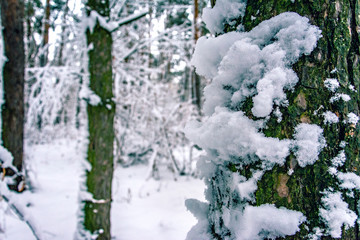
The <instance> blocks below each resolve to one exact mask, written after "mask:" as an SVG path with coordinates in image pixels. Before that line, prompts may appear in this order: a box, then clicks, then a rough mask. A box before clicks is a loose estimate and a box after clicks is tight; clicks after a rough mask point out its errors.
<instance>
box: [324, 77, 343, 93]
mask: <svg viewBox="0 0 360 240" xmlns="http://www.w3.org/2000/svg"><path fill="white" fill-rule="evenodd" d="M324 85H325V87H326V88H327V89H328V90H329V91H330V92H335V91H336V89H338V88H339V87H340V83H339V81H338V80H337V79H336V78H327V79H326V80H325V81H324Z"/></svg>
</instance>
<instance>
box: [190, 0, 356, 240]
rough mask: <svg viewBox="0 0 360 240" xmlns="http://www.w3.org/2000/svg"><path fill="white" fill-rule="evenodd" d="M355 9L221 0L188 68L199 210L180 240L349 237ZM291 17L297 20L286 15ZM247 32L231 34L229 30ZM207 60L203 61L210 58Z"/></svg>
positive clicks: (208, 15) (352, 232)
mask: <svg viewBox="0 0 360 240" xmlns="http://www.w3.org/2000/svg"><path fill="white" fill-rule="evenodd" d="M359 7H360V3H359V1H355V0H352V1H311V2H309V1H242V0H238V1H228V0H218V1H217V2H216V5H214V7H213V9H206V10H205V11H204V16H203V18H204V20H205V21H206V23H207V26H208V27H209V29H210V31H211V32H212V33H213V34H215V35H219V36H218V37H217V38H209V39H205V38H202V39H199V43H198V46H197V47H196V50H195V55H194V59H193V62H194V64H195V66H196V68H197V72H198V73H199V74H202V75H204V76H206V77H208V78H212V79H213V80H212V83H211V84H210V85H209V86H208V87H207V88H206V89H205V98H206V100H205V104H204V111H205V114H206V115H208V116H209V119H207V120H206V121H205V122H204V123H203V124H200V123H192V124H190V125H189V126H188V127H187V135H188V136H189V137H190V138H191V139H192V140H193V141H194V142H195V143H197V144H199V146H201V147H203V148H204V149H205V150H206V151H207V157H205V158H203V159H202V160H200V162H199V164H198V166H199V168H200V171H201V172H202V176H203V177H204V178H205V182H206V184H207V189H206V198H207V200H208V203H200V202H198V201H196V200H188V201H187V203H186V204H187V206H188V208H189V209H190V210H191V211H192V212H193V213H194V215H195V216H196V217H197V218H198V220H199V223H198V224H197V225H196V226H195V227H194V228H193V229H192V230H191V231H190V232H189V234H188V239H264V238H277V237H283V238H285V239H304V238H310V239H320V238H323V237H327V238H331V239H333V238H341V239H358V238H359V225H358V220H359V214H360V213H359V202H358V199H359V190H360V177H359V171H360V170H359V167H360V166H359V146H360V142H359V140H360V136H359V124H358V120H359V99H360V98H359V91H360V82H359V80H360V71H359V59H360V58H359V57H360V54H359V46H360V44H359V33H358V29H359V24H360V20H359V9H360V8H359ZM293 12H296V13H298V14H296V13H293ZM236 30H237V31H244V30H245V31H247V32H245V33H244V32H242V33H235V32H231V31H236ZM209 51H211V52H212V53H209Z"/></svg>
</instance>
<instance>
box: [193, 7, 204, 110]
mask: <svg viewBox="0 0 360 240" xmlns="http://www.w3.org/2000/svg"><path fill="white" fill-rule="evenodd" d="M193 21H194V22H193V24H194V43H196V42H197V40H198V39H199V37H200V34H201V33H200V26H199V23H198V21H199V2H198V0H194V20H193ZM191 85H192V99H193V104H195V105H196V107H197V108H198V110H199V113H201V91H202V90H201V78H200V76H199V75H198V74H197V73H196V72H195V70H193V72H192V74H191Z"/></svg>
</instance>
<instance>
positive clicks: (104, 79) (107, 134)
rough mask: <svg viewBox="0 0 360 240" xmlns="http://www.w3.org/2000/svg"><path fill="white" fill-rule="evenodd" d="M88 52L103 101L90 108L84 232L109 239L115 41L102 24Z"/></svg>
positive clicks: (97, 5) (94, 2)
mask: <svg viewBox="0 0 360 240" xmlns="http://www.w3.org/2000/svg"><path fill="white" fill-rule="evenodd" d="M87 6H88V7H89V9H90V10H96V11H97V12H98V13H99V14H100V15H102V16H104V17H108V16H109V14H110V9H109V1H103V0H89V1H88V3H87ZM87 42H88V45H90V44H93V46H94V47H93V49H92V50H90V51H89V72H90V88H91V90H92V91H93V92H94V93H96V94H97V95H98V96H99V97H100V98H101V103H99V104H98V105H97V106H92V105H90V104H89V105H88V108H87V112H88V118H89V148H88V161H89V162H90V164H91V170H90V171H89V172H88V173H87V188H88V191H89V192H90V193H92V194H93V198H94V200H93V201H89V202H86V204H85V221H84V225H85V228H86V229H88V230H89V231H90V232H91V233H93V234H98V236H97V238H96V239H110V238H111V235H110V207H111V183H112V176H113V145H114V129H113V121H114V115H115V104H114V103H113V100H112V98H113V92H112V55H111V49H112V38H111V33H110V32H108V31H107V30H105V29H103V28H102V27H101V26H100V25H99V23H97V24H96V26H95V28H94V31H93V32H92V33H91V32H90V31H88V32H87Z"/></svg>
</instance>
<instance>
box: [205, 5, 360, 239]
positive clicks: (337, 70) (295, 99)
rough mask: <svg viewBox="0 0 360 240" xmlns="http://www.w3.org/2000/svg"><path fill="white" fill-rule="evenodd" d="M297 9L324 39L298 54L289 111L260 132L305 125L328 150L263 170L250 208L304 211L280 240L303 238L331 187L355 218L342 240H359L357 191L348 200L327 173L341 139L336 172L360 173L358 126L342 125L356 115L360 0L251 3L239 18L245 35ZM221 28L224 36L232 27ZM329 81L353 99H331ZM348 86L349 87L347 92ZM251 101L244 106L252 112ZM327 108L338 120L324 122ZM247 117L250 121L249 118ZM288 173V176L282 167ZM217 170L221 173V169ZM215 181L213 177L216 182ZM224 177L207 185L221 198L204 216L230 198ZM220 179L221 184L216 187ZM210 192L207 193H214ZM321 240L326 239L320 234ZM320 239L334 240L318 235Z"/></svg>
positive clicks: (285, 134)
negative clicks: (317, 130)
mask: <svg viewBox="0 0 360 240" xmlns="http://www.w3.org/2000/svg"><path fill="white" fill-rule="evenodd" d="M289 11H291V12H297V13H298V14H299V15H301V16H305V17H307V18H309V19H310V23H311V24H312V25H315V26H318V27H319V28H320V29H321V30H322V38H321V39H320V40H319V41H318V44H317V47H316V48H315V50H314V51H313V52H312V53H311V55H309V56H303V57H301V58H300V60H299V61H298V62H297V63H296V64H294V65H293V69H294V71H295V72H296V73H297V75H298V77H299V82H298V83H297V85H296V87H295V89H294V91H292V92H287V99H288V101H289V106H287V107H281V108H280V109H281V112H282V113H283V115H282V119H283V120H282V121H281V122H280V123H278V122H277V119H276V118H275V117H271V118H270V119H269V122H268V123H267V126H268V128H267V129H265V130H264V133H265V134H266V136H267V137H276V138H279V139H287V138H290V137H291V136H292V135H293V133H294V128H295V126H296V125H298V124H300V123H310V124H316V125H318V126H320V127H321V128H322V129H323V130H324V132H323V135H324V137H325V139H326V143H327V146H326V147H325V148H324V149H323V151H322V152H321V153H320V155H319V159H318V160H317V161H316V162H315V164H314V165H311V166H306V167H299V166H298V165H297V163H296V160H295V159H294V156H293V155H290V157H288V158H287V161H286V164H285V165H284V166H277V167H275V168H274V169H273V170H272V171H267V172H266V173H265V174H264V176H263V177H262V178H261V180H260V181H259V182H258V184H257V187H258V189H257V191H256V202H255V203H254V205H256V206H260V205H262V204H266V203H269V204H275V205H276V206H277V207H281V206H283V207H286V208H287V209H291V210H296V211H300V212H302V213H303V214H304V215H305V216H306V217H307V228H305V226H304V224H303V225H301V227H300V228H301V230H300V231H299V232H298V233H297V234H296V235H295V236H289V237H286V238H285V239H304V238H306V236H307V235H308V234H309V229H310V230H312V229H314V228H315V227H324V226H323V225H322V224H323V223H322V222H321V219H320V217H319V209H320V208H323V207H324V206H323V204H322V202H321V198H322V196H323V192H324V191H325V190H326V189H328V188H329V187H330V188H333V189H334V190H336V191H340V192H342V196H343V200H344V201H345V202H346V203H347V204H348V208H349V209H350V210H352V211H353V212H355V213H356V214H357V215H358V219H357V220H356V222H355V225H354V227H350V228H349V229H345V228H344V227H343V228H342V236H341V239H360V236H359V224H358V220H359V216H360V215H359V202H358V201H359V196H360V195H359V190H354V197H350V196H349V195H347V193H348V192H347V190H345V189H342V188H339V182H338V180H337V179H336V177H334V176H332V175H331V174H330V173H329V171H328V169H329V167H331V159H333V158H335V157H336V156H337V154H338V153H339V151H340V150H341V149H342V148H341V147H340V143H341V142H346V143H347V144H346V147H345V148H344V150H345V154H346V157H347V160H346V162H345V164H344V166H343V167H342V169H341V171H342V172H348V173H356V174H357V175H360V164H359V148H360V135H359V130H360V128H359V125H360V124H359V123H358V124H357V125H356V124H345V123H344V122H345V121H348V114H349V113H351V112H352V113H355V114H356V115H357V116H359V113H360V109H359V106H360V95H359V93H360V67H359V60H360V53H359V47H360V39H359V28H360V17H359V16H360V1H358V0H346V1H345V0H338V1H328V0H318V1H310V0H296V1H288V0H267V1H262V0H257V1H255V0H249V1H247V7H246V14H245V16H244V18H243V20H242V21H241V22H242V24H243V25H244V27H245V30H246V31H250V30H251V29H253V28H254V27H255V26H257V25H258V24H259V23H261V22H262V21H264V20H267V19H270V18H271V17H274V16H276V15H278V14H280V13H283V12H289ZM235 28H236V26H233V28H232V29H227V31H230V30H234V29H235ZM327 78H336V79H338V81H339V83H340V90H341V92H342V93H344V94H347V95H349V96H350V97H351V100H350V101H348V102H346V101H335V102H330V101H329V99H330V98H331V96H332V93H331V92H329V90H328V89H326V88H325V86H324V81H325V80H326V79H327ZM351 86H353V89H351V88H352V87H351ZM251 104H252V103H251V102H249V103H248V104H245V105H244V106H243V108H244V109H246V108H250V109H251ZM326 110H330V111H331V112H333V113H335V114H336V115H337V116H338V118H339V122H338V123H335V124H331V125H329V124H324V116H323V115H322V113H324V112H325V111H326ZM249 117H251V118H252V117H253V116H250V115H249ZM230 168H232V169H231V170H232V171H233V172H236V171H239V172H241V174H242V175H243V176H251V175H252V172H251V171H250V168H248V169H247V168H244V169H241V170H239V169H236V168H235V167H234V166H230V167H229V169H230ZM289 168H290V169H293V170H294V173H293V174H289V173H288V170H287V169H289ZM218 171H221V168H219V170H218ZM217 176H219V177H217ZM222 176H223V174H222V173H219V174H217V175H216V176H215V177H214V179H211V180H209V181H210V182H209V183H208V185H209V186H210V187H209V189H208V192H209V193H208V194H210V193H213V194H214V193H217V192H220V194H224V195H223V196H222V199H221V200H219V201H215V202H211V203H210V211H212V210H213V211H217V210H218V209H221V208H222V207H223V206H225V205H226V203H227V202H230V201H233V200H232V199H231V196H227V195H226V194H225V193H226V191H230V189H225V190H221V191H222V192H221V191H220V190H219V189H218V188H217V186H219V185H221V184H222V183H221V182H222V181H225V180H223V179H220V177H222ZM219 182H220V183H219ZM212 187H213V188H212ZM209 222H210V223H211V224H210V226H211V228H212V229H215V228H222V227H223V229H224V231H222V233H221V234H222V235H219V234H217V233H215V232H213V236H214V238H215V239H224V238H225V236H226V235H227V234H228V235H230V234H231V233H230V232H228V233H226V229H225V227H224V224H223V221H222V220H221V219H220V220H219V219H210V220H209ZM325 235H327V234H325ZM322 239H332V238H331V237H330V236H324V237H322Z"/></svg>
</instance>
